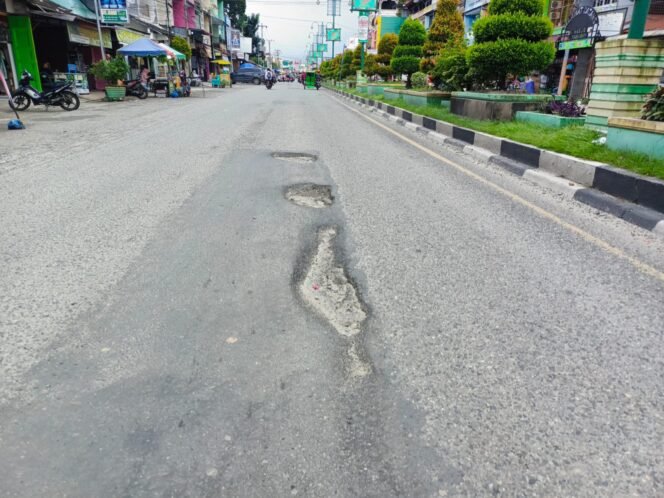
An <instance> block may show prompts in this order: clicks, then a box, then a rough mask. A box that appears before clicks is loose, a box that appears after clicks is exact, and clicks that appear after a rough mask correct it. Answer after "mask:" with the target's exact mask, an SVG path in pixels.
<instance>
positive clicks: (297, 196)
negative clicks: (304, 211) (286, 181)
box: [285, 183, 334, 209]
mask: <svg viewBox="0 0 664 498" xmlns="http://www.w3.org/2000/svg"><path fill="white" fill-rule="evenodd" d="M285 195H286V199H288V200H289V201H291V202H292V203H294V204H297V205H298V206H306V207H310V208H317V209H321V208H326V207H329V206H331V205H332V201H333V200H334V197H332V188H331V187H330V186H329V185H316V184H314V183H302V184H299V185H292V186H290V187H288V188H287V189H286V194H285Z"/></svg>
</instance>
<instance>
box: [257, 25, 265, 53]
mask: <svg viewBox="0 0 664 498" xmlns="http://www.w3.org/2000/svg"><path fill="white" fill-rule="evenodd" d="M258 27H259V28H260V29H261V45H263V52H265V36H264V34H263V29H266V28H267V26H266V25H265V24H263V23H261V24H259V25H258ZM263 55H265V54H263Z"/></svg>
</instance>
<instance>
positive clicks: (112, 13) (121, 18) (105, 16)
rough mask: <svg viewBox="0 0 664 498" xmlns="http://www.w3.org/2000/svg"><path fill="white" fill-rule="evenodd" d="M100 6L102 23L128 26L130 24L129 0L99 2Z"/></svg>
mask: <svg viewBox="0 0 664 498" xmlns="http://www.w3.org/2000/svg"><path fill="white" fill-rule="evenodd" d="M95 1H96V0H95ZM99 5H100V9H101V10H100V11H99V13H100V15H101V22H103V23H104V24H127V23H128V22H129V10H128V9H127V0H99Z"/></svg>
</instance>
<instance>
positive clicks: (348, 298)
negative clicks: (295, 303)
mask: <svg viewBox="0 0 664 498" xmlns="http://www.w3.org/2000/svg"><path fill="white" fill-rule="evenodd" d="M336 236H337V228H336V227H324V228H321V229H320V230H319V231H318V246H317V248H316V252H315V254H314V256H313V259H312V260H311V264H310V266H309V268H308V270H307V273H306V275H305V277H304V279H303V280H302V282H301V283H300V292H301V294H302V297H303V298H304V300H305V301H306V302H307V303H309V305H311V306H312V307H313V308H314V309H315V310H316V311H318V312H319V313H320V314H321V315H323V316H324V317H325V318H326V319H327V320H328V321H329V322H330V323H331V324H332V326H333V327H334V328H335V329H336V331H337V332H338V333H339V334H341V335H343V336H346V337H352V336H355V335H357V334H359V333H360V331H361V329H362V323H363V322H364V321H365V320H366V318H367V314H366V312H365V311H364V307H363V305H362V302H361V301H360V298H359V295H358V292H357V289H356V288H355V286H354V284H353V282H351V280H350V278H349V277H348V275H347V273H346V270H345V268H344V267H343V266H342V265H341V264H340V263H339V262H338V261H337V258H336V254H335V252H334V241H335V239H336ZM352 356H353V355H351V357H352Z"/></svg>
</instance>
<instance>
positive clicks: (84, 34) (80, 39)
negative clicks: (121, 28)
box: [67, 22, 113, 49]
mask: <svg viewBox="0 0 664 498" xmlns="http://www.w3.org/2000/svg"><path fill="white" fill-rule="evenodd" d="M67 33H68V34H69V41H70V42H72V43H78V44H79V45H89V46H91V47H98V46H99V45H100V43H99V32H98V31H97V30H96V29H95V28H93V27H91V26H83V25H82V24H74V23H73V22H68V23H67ZM101 36H102V39H103V40H104V48H108V49H110V48H111V47H112V46H113V45H112V44H111V33H110V32H109V31H108V30H107V29H103V30H102V31H101Z"/></svg>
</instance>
